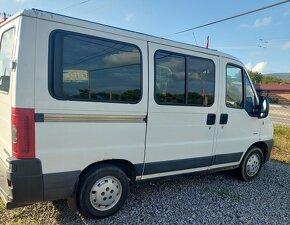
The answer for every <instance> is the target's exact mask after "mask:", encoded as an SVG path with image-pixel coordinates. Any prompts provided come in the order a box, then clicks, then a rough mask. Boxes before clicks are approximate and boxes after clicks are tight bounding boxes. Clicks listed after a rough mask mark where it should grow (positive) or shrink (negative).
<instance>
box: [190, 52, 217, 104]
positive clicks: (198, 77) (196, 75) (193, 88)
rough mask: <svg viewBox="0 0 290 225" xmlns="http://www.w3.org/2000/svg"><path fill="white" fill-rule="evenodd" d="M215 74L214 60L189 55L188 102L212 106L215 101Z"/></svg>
mask: <svg viewBox="0 0 290 225" xmlns="http://www.w3.org/2000/svg"><path fill="white" fill-rule="evenodd" d="M214 76H215V73H214V63H213V62H212V61H210V60H206V59H201V58H195V57H187V81H188V83H187V91H188V93H187V96H188V104H190V105H202V106H211V105H212V104H213V103H214V85H215V77H214Z"/></svg>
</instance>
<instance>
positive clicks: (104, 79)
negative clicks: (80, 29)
mask: <svg viewBox="0 0 290 225" xmlns="http://www.w3.org/2000/svg"><path fill="white" fill-rule="evenodd" d="M49 77H50V87H49V88H50V92H51V94H52V95H53V97H55V98H57V99H65V100H74V101H76V100H82V101H101V102H119V103H137V102H139V101H140V100H141V84H142V82H141V80H142V79H141V78H142V65H141V52H140V50H139V48H138V47H136V46H135V45H132V44H129V43H122V42H117V41H113V40H108V39H103V38H98V37H92V36H87V35H82V34H76V33H72V32H64V31H57V32H53V33H52V35H51V37H50V72H49Z"/></svg>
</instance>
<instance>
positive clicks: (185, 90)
mask: <svg viewBox="0 0 290 225" xmlns="http://www.w3.org/2000/svg"><path fill="white" fill-rule="evenodd" d="M158 52H161V53H166V54H172V55H176V56H182V57H184V59H185V64H184V65H185V70H184V71H185V84H184V86H185V87H184V95H185V96H184V101H185V103H183V104H175V103H173V104H169V103H161V102H158V101H157V99H156V71H157V70H156V66H157V64H156V54H157V53H158ZM190 57H191V58H196V59H202V60H207V61H209V62H212V63H213V66H214V70H213V73H214V88H213V93H214V96H213V102H212V104H210V105H197V104H188V103H187V102H188V75H187V73H188V68H187V64H188V58H190ZM215 91H216V64H215V62H214V61H213V60H212V59H210V58H203V57H199V56H193V55H189V54H183V53H179V52H174V51H168V50H164V49H157V50H156V51H155V53H154V101H155V103H156V104H158V105H162V106H164V105H166V106H187V107H190V106H194V107H204V108H210V107H212V106H213V105H214V104H215V100H216V98H215V94H216V93H215Z"/></svg>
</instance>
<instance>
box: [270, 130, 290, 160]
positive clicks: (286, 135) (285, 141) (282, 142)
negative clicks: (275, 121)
mask: <svg viewBox="0 0 290 225" xmlns="http://www.w3.org/2000/svg"><path fill="white" fill-rule="evenodd" d="M271 158H272V159H274V160H278V161H281V162H284V163H288V164H290V127H286V126H280V125H279V126H274V147H273V150H272V155H271Z"/></svg>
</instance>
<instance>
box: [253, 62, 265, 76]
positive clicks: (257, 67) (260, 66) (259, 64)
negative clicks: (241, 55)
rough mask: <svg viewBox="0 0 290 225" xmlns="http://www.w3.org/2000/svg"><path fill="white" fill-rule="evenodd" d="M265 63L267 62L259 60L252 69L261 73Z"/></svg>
mask: <svg viewBox="0 0 290 225" xmlns="http://www.w3.org/2000/svg"><path fill="white" fill-rule="evenodd" d="M267 64H268V62H259V63H257V64H256V65H255V66H254V67H253V69H252V71H253V72H259V73H262V72H263V70H264V69H265V67H266V66H267Z"/></svg>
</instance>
